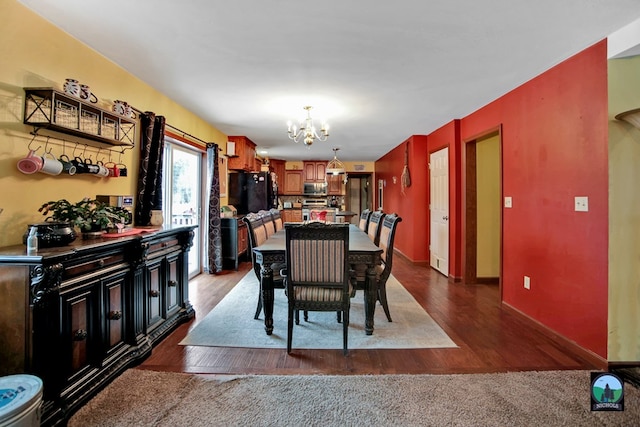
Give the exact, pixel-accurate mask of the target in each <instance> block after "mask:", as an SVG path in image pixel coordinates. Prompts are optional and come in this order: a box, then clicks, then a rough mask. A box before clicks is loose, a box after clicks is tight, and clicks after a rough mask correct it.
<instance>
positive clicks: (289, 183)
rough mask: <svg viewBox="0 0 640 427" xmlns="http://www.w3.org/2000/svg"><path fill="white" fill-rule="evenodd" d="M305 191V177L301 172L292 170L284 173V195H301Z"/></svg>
mask: <svg viewBox="0 0 640 427" xmlns="http://www.w3.org/2000/svg"><path fill="white" fill-rule="evenodd" d="M303 189H304V177H303V175H302V171H301V170H297V169H291V170H285V172H284V194H289V195H301V194H302V191H303Z"/></svg>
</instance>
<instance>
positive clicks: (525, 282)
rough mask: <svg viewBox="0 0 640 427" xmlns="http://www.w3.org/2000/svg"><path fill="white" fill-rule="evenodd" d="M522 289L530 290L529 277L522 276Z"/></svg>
mask: <svg viewBox="0 0 640 427" xmlns="http://www.w3.org/2000/svg"><path fill="white" fill-rule="evenodd" d="M524 288H525V289H531V278H530V277H529V276H524Z"/></svg>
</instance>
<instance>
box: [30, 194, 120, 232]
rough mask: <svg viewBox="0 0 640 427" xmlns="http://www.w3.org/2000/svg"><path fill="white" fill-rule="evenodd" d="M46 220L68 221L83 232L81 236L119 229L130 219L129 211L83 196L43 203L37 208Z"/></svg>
mask: <svg viewBox="0 0 640 427" xmlns="http://www.w3.org/2000/svg"><path fill="white" fill-rule="evenodd" d="M38 212H42V215H47V218H46V219H47V220H49V219H51V220H54V221H63V222H68V223H70V224H71V225H72V226H74V227H77V228H79V229H80V231H81V232H82V233H83V237H85V238H87V237H91V236H92V235H96V234H97V235H100V234H102V233H104V231H105V230H108V229H121V228H123V227H124V224H126V223H128V222H130V221H131V212H129V211H128V210H127V209H125V208H121V207H118V206H110V205H108V204H106V203H104V202H99V201H97V200H92V199H89V198H84V199H82V200H80V201H79V202H77V203H70V202H69V201H68V200H66V199H60V200H57V201H50V202H46V203H44V204H43V205H42V206H40V208H39V209H38Z"/></svg>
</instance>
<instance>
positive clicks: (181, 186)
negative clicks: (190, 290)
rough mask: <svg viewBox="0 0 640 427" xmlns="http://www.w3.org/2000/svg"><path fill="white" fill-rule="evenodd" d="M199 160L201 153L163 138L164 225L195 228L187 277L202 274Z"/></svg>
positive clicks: (200, 159)
mask: <svg viewBox="0 0 640 427" xmlns="http://www.w3.org/2000/svg"><path fill="white" fill-rule="evenodd" d="M202 157H203V153H202V152H200V151H198V150H196V149H194V148H191V147H189V146H188V145H183V144H180V143H179V142H178V141H175V140H173V139H171V138H165V161H164V165H165V167H164V177H163V180H164V183H163V190H164V191H163V195H164V200H163V205H164V206H163V211H164V221H165V222H171V224H173V225H197V226H198V228H197V229H196V230H195V236H194V238H193V247H192V248H191V250H190V251H189V277H193V276H195V275H197V274H199V273H200V272H201V270H202V269H201V266H202V263H201V260H202V239H201V235H202V232H201V230H202V224H201V218H202V216H201V206H202V173H201V172H202Z"/></svg>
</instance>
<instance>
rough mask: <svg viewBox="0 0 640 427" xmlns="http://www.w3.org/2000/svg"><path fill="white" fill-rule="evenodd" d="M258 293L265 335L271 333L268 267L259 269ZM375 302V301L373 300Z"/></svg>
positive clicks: (270, 283)
mask: <svg viewBox="0 0 640 427" xmlns="http://www.w3.org/2000/svg"><path fill="white" fill-rule="evenodd" d="M260 293H261V294H262V310H263V311H264V330H265V331H266V332H267V335H271V333H272V332H273V298H274V296H273V270H272V269H271V267H270V266H269V265H262V267H261V268H260ZM374 302H375V300H374Z"/></svg>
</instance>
